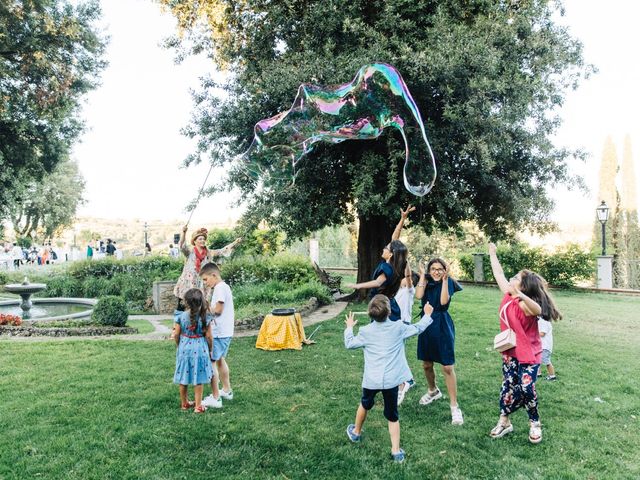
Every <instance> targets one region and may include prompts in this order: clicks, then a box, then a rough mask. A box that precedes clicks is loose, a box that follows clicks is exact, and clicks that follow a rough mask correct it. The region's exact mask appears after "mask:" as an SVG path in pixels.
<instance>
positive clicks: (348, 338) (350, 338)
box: [344, 312, 364, 350]
mask: <svg viewBox="0 0 640 480" xmlns="http://www.w3.org/2000/svg"><path fill="white" fill-rule="evenodd" d="M344 323H345V324H346V328H345V329H344V346H345V347H346V348H348V349H350V350H351V349H354V348H362V347H364V342H363V341H362V338H360V335H358V336H355V335H354V334H353V327H354V326H355V324H356V323H358V321H357V320H356V319H355V315H354V314H353V312H349V314H348V315H347V316H346V317H345V321H344Z"/></svg>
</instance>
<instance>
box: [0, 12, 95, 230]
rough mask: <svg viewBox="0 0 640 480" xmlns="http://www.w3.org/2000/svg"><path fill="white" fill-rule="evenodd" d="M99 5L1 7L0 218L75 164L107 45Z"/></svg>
mask: <svg viewBox="0 0 640 480" xmlns="http://www.w3.org/2000/svg"><path fill="white" fill-rule="evenodd" d="M99 15H100V9H99V6H98V2H97V1H86V2H82V1H70V0H8V1H7V0H5V1H2V2H0V218H3V217H6V214H7V211H8V210H7V209H8V207H9V206H10V205H15V204H19V203H20V202H22V200H23V197H22V195H23V194H24V193H25V188H26V186H27V185H29V184H30V182H31V181H32V180H38V179H40V178H42V177H43V176H44V175H45V174H46V173H50V172H52V171H53V169H54V168H55V166H56V165H57V164H58V163H60V162H61V161H63V160H64V159H66V158H68V156H69V151H70V148H71V145H72V144H73V142H74V141H75V140H76V139H77V138H78V136H79V134H80V133H81V131H82V122H81V120H80V118H79V111H80V101H81V99H82V96H83V95H84V94H85V93H87V92H88V91H89V90H91V89H92V88H94V87H95V86H96V85H97V81H98V79H97V76H98V74H99V72H100V71H101V69H102V68H103V67H104V65H105V63H104V61H103V60H102V54H103V51H104V46H105V41H104V39H103V38H102V36H101V34H100V33H99V31H98V28H97V26H96V25H95V21H96V20H97V19H98V17H99Z"/></svg>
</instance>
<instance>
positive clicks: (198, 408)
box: [193, 405, 207, 413]
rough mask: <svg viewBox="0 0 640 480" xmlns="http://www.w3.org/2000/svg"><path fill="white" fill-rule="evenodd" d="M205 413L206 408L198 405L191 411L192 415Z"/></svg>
mask: <svg viewBox="0 0 640 480" xmlns="http://www.w3.org/2000/svg"><path fill="white" fill-rule="evenodd" d="M206 411H207V407H205V406H204V405H200V406H199V407H196V408H194V409H193V413H204V412H206Z"/></svg>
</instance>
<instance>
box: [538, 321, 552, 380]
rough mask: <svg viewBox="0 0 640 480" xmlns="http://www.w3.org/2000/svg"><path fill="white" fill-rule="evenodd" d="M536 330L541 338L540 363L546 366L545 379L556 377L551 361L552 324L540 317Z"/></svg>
mask: <svg viewBox="0 0 640 480" xmlns="http://www.w3.org/2000/svg"><path fill="white" fill-rule="evenodd" d="M538 331H539V332H540V339H541V340H542V364H543V365H546V366H547V376H546V377H545V380H550V381H553V380H555V379H556V370H555V368H553V364H552V363H551V352H552V351H553V326H552V325H551V322H549V321H547V320H545V319H544V318H542V317H539V318H538Z"/></svg>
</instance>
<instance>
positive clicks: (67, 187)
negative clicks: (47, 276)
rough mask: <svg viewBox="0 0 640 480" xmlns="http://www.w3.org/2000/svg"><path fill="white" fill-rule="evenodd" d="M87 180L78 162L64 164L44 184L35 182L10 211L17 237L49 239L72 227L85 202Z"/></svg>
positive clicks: (60, 164) (31, 183)
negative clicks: (79, 208)
mask: <svg viewBox="0 0 640 480" xmlns="http://www.w3.org/2000/svg"><path fill="white" fill-rule="evenodd" d="M84 184H85V182H84V179H83V178H82V175H81V174H80V172H79V171H78V165H77V164H76V162H73V161H70V160H64V161H62V162H61V163H59V164H58V165H56V167H55V169H54V170H53V172H51V173H49V174H46V175H45V176H44V177H43V178H42V179H41V180H32V181H31V182H29V183H28V184H27V186H26V187H25V190H24V198H23V200H22V201H21V202H19V203H16V204H14V205H12V206H10V207H9V217H10V219H11V222H12V223H13V229H14V231H15V234H16V237H18V238H21V237H30V238H34V237H36V236H37V235H40V236H42V237H43V239H48V238H49V239H50V238H51V237H53V236H54V235H55V234H57V233H60V232H61V231H62V230H64V229H65V228H67V227H69V226H71V225H73V221H74V219H75V215H76V210H77V209H78V206H79V205H80V204H82V203H83V202H84V199H83V198H82V193H83V191H84Z"/></svg>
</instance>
